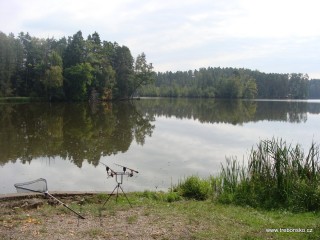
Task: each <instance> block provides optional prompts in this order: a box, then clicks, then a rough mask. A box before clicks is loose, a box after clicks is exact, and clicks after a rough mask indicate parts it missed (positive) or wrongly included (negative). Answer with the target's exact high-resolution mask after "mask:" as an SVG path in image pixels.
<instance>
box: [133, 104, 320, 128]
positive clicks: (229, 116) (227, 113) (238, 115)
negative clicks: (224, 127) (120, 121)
mask: <svg viewBox="0 0 320 240" xmlns="http://www.w3.org/2000/svg"><path fill="white" fill-rule="evenodd" d="M135 105H136V107H137V109H138V110H139V111H141V112H143V113H144V114H150V115H151V116H166V117H176V118H181V119H183V118H187V119H197V120H198V121H200V122H202V123H229V124H234V125H236V124H243V123H245V122H250V121H253V122H256V121H262V120H267V121H285V122H293V123H301V122H305V121H307V113H308V112H310V113H316V114H319V113H320V103H308V102H303V101H301V102H299V101H246V100H217V99H206V100H202V99H161V98H159V99H145V100H143V101H139V102H136V103H135Z"/></svg>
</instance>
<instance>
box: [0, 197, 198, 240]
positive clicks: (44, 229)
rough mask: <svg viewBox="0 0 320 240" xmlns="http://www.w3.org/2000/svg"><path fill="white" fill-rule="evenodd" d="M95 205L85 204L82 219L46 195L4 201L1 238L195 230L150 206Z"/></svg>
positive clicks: (178, 235)
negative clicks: (95, 207) (155, 210)
mask: <svg viewBox="0 0 320 240" xmlns="http://www.w3.org/2000/svg"><path fill="white" fill-rule="evenodd" d="M64 201H67V202H69V203H71V202H72V201H75V200H74V198H72V199H64ZM76 201H77V200H76ZM49 203H50V202H49ZM91 207H92V208H94V206H93V205H92V206H91V205H87V206H86V207H85V208H86V209H85V210H84V211H85V213H83V215H84V216H85V218H86V219H84V220H82V219H78V218H77V216H76V215H75V214H72V212H70V211H68V210H67V209H66V208H64V207H63V206H61V205H59V206H57V205H50V204H49V205H48V200H46V199H43V198H28V199H23V200H21V199H19V200H9V201H8V200H6V201H0V209H1V210H0V216H1V217H0V239H22V240H34V239H56V240H58V239H59V240H64V239H68V240H69V239H70V240H73V239H74V240H78V239H190V238H191V232H192V231H194V229H191V228H189V227H187V223H186V222H185V220H184V219H183V217H181V216H174V215H172V216H167V217H166V216H163V215H162V214H158V213H156V212H154V210H152V208H149V207H148V206H146V207H144V206H143V207H142V206H134V207H133V208H130V207H128V206H119V207H115V208H112V209H104V210H103V211H101V212H99V211H97V209H92V210H90V209H89V208H91Z"/></svg>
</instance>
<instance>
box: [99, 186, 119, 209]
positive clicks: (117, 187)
mask: <svg viewBox="0 0 320 240" xmlns="http://www.w3.org/2000/svg"><path fill="white" fill-rule="evenodd" d="M116 188H118V185H117V186H116V187H115V188H114V189H113V191H112V193H111V194H110V195H109V197H108V198H107V200H106V201H105V202H104V204H103V205H102V207H104V205H106V203H107V202H108V201H109V199H110V198H111V196H112V194H113V192H114V191H115V190H116Z"/></svg>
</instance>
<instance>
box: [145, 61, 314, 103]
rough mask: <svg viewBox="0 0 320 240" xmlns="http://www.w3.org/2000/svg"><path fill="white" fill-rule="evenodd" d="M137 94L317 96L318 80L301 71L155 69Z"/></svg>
mask: <svg viewBox="0 0 320 240" xmlns="http://www.w3.org/2000/svg"><path fill="white" fill-rule="evenodd" d="M139 93H140V95H142V96H152V97H155V96H158V97H195V98H197V97H206V98H208V97H209V98H232V99H233V98H249V99H250V98H261V99H267V98H268V99H288V98H289V99H306V98H313V99H315V98H320V80H317V79H312V80H309V76H308V75H307V74H302V73H291V74H280V73H263V72H260V71H258V70H254V71H253V70H250V69H243V68H241V69H239V68H231V67H230V68H220V67H215V68H212V67H208V68H200V69H199V70H194V71H192V70H189V71H184V72H183V71H177V72H165V73H160V72H159V73H157V75H156V80H155V82H154V83H152V84H149V85H146V86H144V87H143V88H142V89H141V90H140V91H139Z"/></svg>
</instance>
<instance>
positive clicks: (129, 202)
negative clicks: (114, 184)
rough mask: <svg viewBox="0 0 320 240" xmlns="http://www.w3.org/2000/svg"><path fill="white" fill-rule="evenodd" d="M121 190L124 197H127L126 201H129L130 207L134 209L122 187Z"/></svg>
mask: <svg viewBox="0 0 320 240" xmlns="http://www.w3.org/2000/svg"><path fill="white" fill-rule="evenodd" d="M119 188H120V189H121V191H122V192H123V195H124V196H125V197H126V199H127V201H128V203H129V205H130V207H132V205H131V203H130V201H129V199H128V197H127V195H126V194H125V192H124V191H123V189H122V187H121V186H120V185H119Z"/></svg>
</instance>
